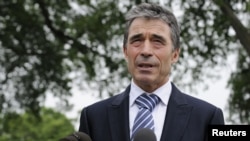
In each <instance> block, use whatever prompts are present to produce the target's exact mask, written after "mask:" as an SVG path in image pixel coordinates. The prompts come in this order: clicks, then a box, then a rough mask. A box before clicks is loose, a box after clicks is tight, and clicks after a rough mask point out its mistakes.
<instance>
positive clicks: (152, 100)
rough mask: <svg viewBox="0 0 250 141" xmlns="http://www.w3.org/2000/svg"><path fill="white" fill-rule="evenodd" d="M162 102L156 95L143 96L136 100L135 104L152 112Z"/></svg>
mask: <svg viewBox="0 0 250 141" xmlns="http://www.w3.org/2000/svg"><path fill="white" fill-rule="evenodd" d="M159 102H160V98H159V97H158V96H157V95H155V94H149V95H147V94H142V95H140V96H139V97H138V98H137V99H136V100H135V103H136V104H137V105H138V106H139V108H146V109H148V110H149V111H150V112H152V110H153V109H154V107H155V106H156V105H157V104H158V103H159Z"/></svg>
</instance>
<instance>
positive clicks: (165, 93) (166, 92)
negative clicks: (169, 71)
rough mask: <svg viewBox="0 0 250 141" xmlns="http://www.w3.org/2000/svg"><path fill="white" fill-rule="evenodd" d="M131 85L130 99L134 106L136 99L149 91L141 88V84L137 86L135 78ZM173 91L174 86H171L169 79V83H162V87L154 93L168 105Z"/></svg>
mask: <svg viewBox="0 0 250 141" xmlns="http://www.w3.org/2000/svg"><path fill="white" fill-rule="evenodd" d="M130 87H131V88H130V94H129V101H130V104H129V106H132V105H133V104H134V102H135V99H136V98H137V97H138V96H140V95H141V94H143V93H147V92H145V91H144V90H143V89H141V88H140V87H139V86H137V85H136V84H135V83H134V81H133V80H132V81H131V86H130ZM171 91H172V86H171V83H170V81H168V82H167V83H165V84H164V85H162V86H161V87H159V88H158V89H156V90H155V91H154V92H152V93H153V94H155V95H157V96H158V97H159V98H160V99H161V102H162V103H163V104H164V105H167V104H168V100H169V97H170V94H171Z"/></svg>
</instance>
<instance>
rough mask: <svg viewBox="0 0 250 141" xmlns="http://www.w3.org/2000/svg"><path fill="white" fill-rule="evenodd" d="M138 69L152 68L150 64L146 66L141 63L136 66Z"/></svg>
mask: <svg viewBox="0 0 250 141" xmlns="http://www.w3.org/2000/svg"><path fill="white" fill-rule="evenodd" d="M138 66H139V67H140V68H152V67H153V65H152V64H146V63H142V64H139V65H138Z"/></svg>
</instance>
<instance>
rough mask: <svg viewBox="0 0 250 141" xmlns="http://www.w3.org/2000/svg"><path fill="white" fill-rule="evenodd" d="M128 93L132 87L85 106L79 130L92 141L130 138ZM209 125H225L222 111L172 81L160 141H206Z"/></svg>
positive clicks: (128, 140)
mask: <svg viewBox="0 0 250 141" xmlns="http://www.w3.org/2000/svg"><path fill="white" fill-rule="evenodd" d="M129 92H130V86H129V87H127V89H126V90H125V91H124V92H122V93H121V94H118V95H115V96H113V97H111V98H108V99H106V100H103V101H100V102H97V103H95V104H93V105H90V106H88V107H85V108H84V109H83V110H82V112H81V118H80V127H79V131H80V132H85V133H87V134H88V135H89V136H90V137H91V139H92V141H130V131H129ZM210 124H224V116H223V113H222V110H221V109H220V108H217V107H215V106H213V105H211V104H209V103H207V102H205V101H203V100H200V99H197V98H194V97H192V96H189V95H187V94H184V93H182V92H181V91H179V90H178V88H177V87H176V86H175V85H174V84H173V83H172V92H171V95H170V99H169V103H168V107H167V113H166V117H165V122H164V126H163V131H162V135H161V139H160V140H161V141H206V140H207V135H208V131H207V126H208V125H210Z"/></svg>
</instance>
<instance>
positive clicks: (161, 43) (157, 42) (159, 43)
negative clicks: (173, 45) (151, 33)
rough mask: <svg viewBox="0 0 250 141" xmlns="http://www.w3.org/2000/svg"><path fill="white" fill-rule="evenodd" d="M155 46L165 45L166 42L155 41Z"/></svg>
mask: <svg viewBox="0 0 250 141" xmlns="http://www.w3.org/2000/svg"><path fill="white" fill-rule="evenodd" d="M153 42H154V44H156V45H164V42H163V41H161V40H158V39H155V40H153Z"/></svg>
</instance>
